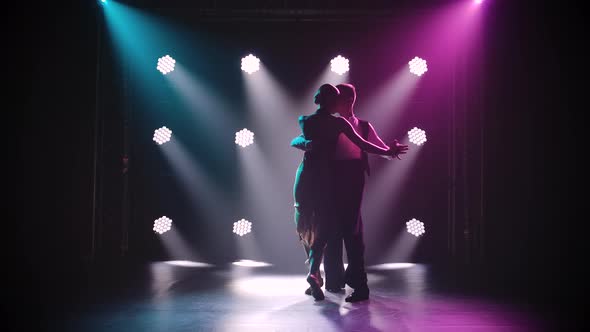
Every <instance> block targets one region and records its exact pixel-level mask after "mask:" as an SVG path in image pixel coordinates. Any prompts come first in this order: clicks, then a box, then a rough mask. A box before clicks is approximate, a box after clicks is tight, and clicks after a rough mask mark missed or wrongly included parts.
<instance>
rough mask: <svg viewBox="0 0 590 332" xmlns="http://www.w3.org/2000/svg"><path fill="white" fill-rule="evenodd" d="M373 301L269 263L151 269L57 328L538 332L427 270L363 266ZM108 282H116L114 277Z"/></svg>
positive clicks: (103, 291)
mask: <svg viewBox="0 0 590 332" xmlns="http://www.w3.org/2000/svg"><path fill="white" fill-rule="evenodd" d="M368 271H369V276H368V277H369V286H370V289H371V297H370V300H369V301H365V302H360V303H355V304H350V303H346V302H345V301H344V298H345V297H346V295H347V294H349V293H350V292H351V291H352V290H351V289H350V288H348V287H347V288H346V291H345V292H342V293H336V294H334V293H329V292H326V299H325V300H324V301H319V302H315V301H314V300H313V298H312V297H310V296H306V295H305V294H304V290H305V289H306V288H307V283H306V282H305V278H304V275H303V274H299V275H293V274H284V273H281V272H279V271H277V269H276V267H273V266H272V265H269V264H241V265H230V266H228V267H224V268H218V267H214V266H211V265H208V264H202V263H194V262H178V261H176V262H159V263H153V264H152V265H151V266H150V267H149V268H148V269H145V270H144V271H143V276H144V277H145V278H144V277H142V276H141V275H139V276H136V277H135V279H134V278H127V279H126V280H120V281H118V282H115V283H112V284H109V285H108V286H105V285H102V286H100V287H99V286H97V287H96V288H95V290H94V291H91V292H89V293H88V294H87V296H86V297H85V299H86V300H85V301H84V304H83V305H80V306H79V307H78V308H77V309H76V310H74V311H72V312H70V314H69V315H68V317H67V319H65V320H60V321H59V322H55V326H54V327H55V328H56V330H61V331H64V330H72V331H449V332H450V331H454V332H460V331H489V332H492V331H493V332H499V331H541V330H542V329H541V328H540V327H541V326H542V325H543V324H542V321H541V318H540V317H539V316H538V315H535V314H534V313H533V312H532V311H530V310H525V309H523V308H522V307H520V306H519V307H517V306H516V305H510V304H507V303H505V302H499V301H493V300H490V299H485V298H480V297H473V296H465V295H458V294H451V293H449V292H441V291H438V290H436V289H433V288H434V287H433V283H431V281H430V280H431V276H430V274H431V273H429V272H430V271H429V269H428V267H427V266H424V265H413V264H382V265H379V266H374V267H372V268H368ZM112 279H114V278H112Z"/></svg>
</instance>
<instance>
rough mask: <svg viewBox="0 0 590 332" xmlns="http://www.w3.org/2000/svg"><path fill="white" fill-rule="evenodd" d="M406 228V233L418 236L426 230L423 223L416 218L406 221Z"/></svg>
mask: <svg viewBox="0 0 590 332" xmlns="http://www.w3.org/2000/svg"><path fill="white" fill-rule="evenodd" d="M406 228H407V229H408V233H410V234H412V235H414V236H415V237H418V236H420V235H422V234H424V233H426V230H425V229H424V223H423V222H421V221H420V220H417V219H416V218H412V220H410V221H408V222H406Z"/></svg>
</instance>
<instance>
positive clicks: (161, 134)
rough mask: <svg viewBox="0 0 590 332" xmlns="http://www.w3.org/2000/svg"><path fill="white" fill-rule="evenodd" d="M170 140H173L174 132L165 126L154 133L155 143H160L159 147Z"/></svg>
mask: <svg viewBox="0 0 590 332" xmlns="http://www.w3.org/2000/svg"><path fill="white" fill-rule="evenodd" d="M170 138H172V130H170V129H168V128H166V127H165V126H164V127H162V128H158V129H156V130H155V131H154V138H153V139H154V142H156V143H158V144H159V145H162V144H164V143H166V142H168V141H169V140H170Z"/></svg>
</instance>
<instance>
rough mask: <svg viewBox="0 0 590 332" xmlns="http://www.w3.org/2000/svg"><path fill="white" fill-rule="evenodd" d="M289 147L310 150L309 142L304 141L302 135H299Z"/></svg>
mask: <svg viewBox="0 0 590 332" xmlns="http://www.w3.org/2000/svg"><path fill="white" fill-rule="evenodd" d="M291 146H292V147H294V148H296V149H299V150H303V151H309V150H311V141H310V140H307V139H305V137H304V136H303V134H301V135H299V136H297V137H295V138H294V139H293V140H292V141H291Z"/></svg>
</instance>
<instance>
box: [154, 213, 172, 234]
mask: <svg viewBox="0 0 590 332" xmlns="http://www.w3.org/2000/svg"><path fill="white" fill-rule="evenodd" d="M171 227H172V219H170V218H168V217H166V216H163V217H161V218H159V219H156V220H155V221H154V232H156V233H158V234H164V233H166V232H167V231H169V230H170V228H171Z"/></svg>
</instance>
